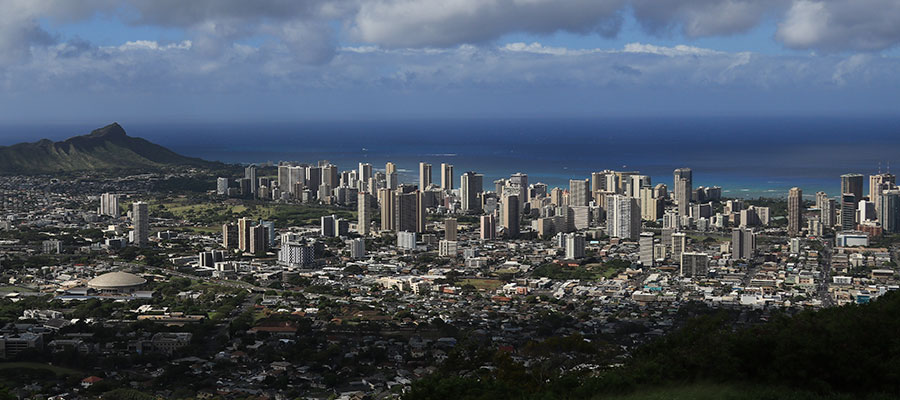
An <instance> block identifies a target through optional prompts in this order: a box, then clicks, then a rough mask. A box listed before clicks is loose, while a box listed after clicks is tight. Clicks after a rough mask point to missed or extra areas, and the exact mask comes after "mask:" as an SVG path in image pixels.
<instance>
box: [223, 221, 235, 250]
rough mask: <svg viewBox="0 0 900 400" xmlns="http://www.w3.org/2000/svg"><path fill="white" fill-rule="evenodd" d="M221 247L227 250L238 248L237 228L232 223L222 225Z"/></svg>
mask: <svg viewBox="0 0 900 400" xmlns="http://www.w3.org/2000/svg"><path fill="white" fill-rule="evenodd" d="M222 247H224V248H226V249H229V250H230V249H236V248H238V226H237V225H235V224H234V223H230V224H222Z"/></svg>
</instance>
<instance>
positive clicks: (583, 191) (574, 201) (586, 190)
mask: <svg viewBox="0 0 900 400" xmlns="http://www.w3.org/2000/svg"><path fill="white" fill-rule="evenodd" d="M590 203H591V191H590V182H588V180H587V179H583V180H582V179H570V180H569V206H572V207H578V206H586V205H588V204H590Z"/></svg>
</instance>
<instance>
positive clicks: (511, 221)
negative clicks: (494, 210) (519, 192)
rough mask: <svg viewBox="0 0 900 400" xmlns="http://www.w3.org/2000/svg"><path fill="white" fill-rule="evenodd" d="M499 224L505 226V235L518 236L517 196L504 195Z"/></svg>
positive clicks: (509, 236)
mask: <svg viewBox="0 0 900 400" xmlns="http://www.w3.org/2000/svg"><path fill="white" fill-rule="evenodd" d="M500 210H501V211H502V213H501V214H502V215H501V217H500V224H501V226H503V227H504V228H506V237H507V238H510V239H514V238H517V237H519V197H518V196H504V197H503V206H502V208H501V209H500Z"/></svg>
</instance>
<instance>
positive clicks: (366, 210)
mask: <svg viewBox="0 0 900 400" xmlns="http://www.w3.org/2000/svg"><path fill="white" fill-rule="evenodd" d="M372 208H373V207H372V196H370V195H369V194H368V193H366V192H359V193H358V194H357V195H356V212H357V221H356V232H357V233H359V234H360V235H363V236H365V235H368V234H369V233H370V232H371V223H372Z"/></svg>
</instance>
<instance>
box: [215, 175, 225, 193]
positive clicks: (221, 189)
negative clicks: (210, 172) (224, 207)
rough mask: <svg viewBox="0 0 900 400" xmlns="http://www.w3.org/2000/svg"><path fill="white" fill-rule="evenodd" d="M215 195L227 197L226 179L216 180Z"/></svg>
mask: <svg viewBox="0 0 900 400" xmlns="http://www.w3.org/2000/svg"><path fill="white" fill-rule="evenodd" d="M216 194H217V195H219V196H227V195H228V178H222V177H218V178H216Z"/></svg>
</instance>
